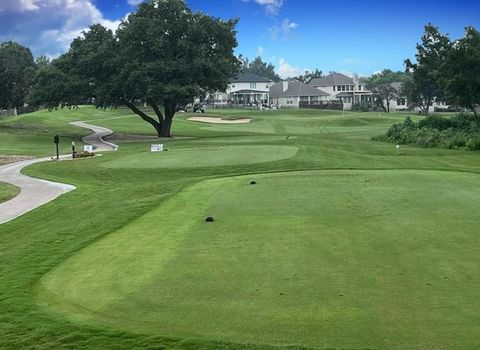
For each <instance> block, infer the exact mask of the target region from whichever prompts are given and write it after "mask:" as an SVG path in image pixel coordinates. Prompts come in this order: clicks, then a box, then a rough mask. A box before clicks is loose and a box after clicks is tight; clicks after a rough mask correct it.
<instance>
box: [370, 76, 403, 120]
mask: <svg viewBox="0 0 480 350" xmlns="http://www.w3.org/2000/svg"><path fill="white" fill-rule="evenodd" d="M405 80H406V74H405V73H403V72H394V71H391V70H390V69H384V70H383V71H382V72H381V73H377V74H374V75H372V76H371V77H369V78H364V79H363V83H364V84H365V86H366V87H367V89H369V90H370V91H371V92H372V93H373V96H374V101H375V103H376V104H377V105H378V106H380V107H382V109H383V110H384V111H385V112H386V113H389V112H390V101H391V100H392V99H393V98H396V97H399V96H400V94H401V87H400V86H398V85H396V84H394V83H403V82H404V81H405Z"/></svg>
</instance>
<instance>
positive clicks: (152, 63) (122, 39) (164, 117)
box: [36, 0, 240, 137]
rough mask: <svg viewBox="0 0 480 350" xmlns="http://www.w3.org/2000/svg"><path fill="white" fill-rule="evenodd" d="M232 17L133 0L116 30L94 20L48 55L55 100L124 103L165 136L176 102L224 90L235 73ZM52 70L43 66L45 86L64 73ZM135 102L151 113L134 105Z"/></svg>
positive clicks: (171, 2) (180, 4)
mask: <svg viewBox="0 0 480 350" xmlns="http://www.w3.org/2000/svg"><path fill="white" fill-rule="evenodd" d="M236 23H237V20H235V19H234V20H227V21H224V20H221V19H218V18H214V17H210V16H207V15H205V14H202V13H199V12H192V11H191V10H190V9H189V8H188V7H187V5H186V3H185V1H183V0H168V1H167V0H150V1H147V2H144V3H141V4H140V5H139V6H138V9H137V11H136V12H133V13H132V14H130V15H129V16H128V18H127V19H126V20H124V21H123V22H122V24H121V25H120V27H119V28H118V30H117V32H116V33H113V32H112V31H110V30H108V29H106V28H104V27H102V26H101V25H94V26H92V27H90V30H88V31H87V32H85V33H84V35H83V37H79V38H77V39H75V40H74V41H73V42H72V44H71V47H70V50H69V51H68V52H67V53H66V54H64V55H62V56H61V57H59V58H58V59H57V60H54V61H53V62H52V64H53V66H54V67H55V69H58V70H59V71H60V72H61V73H63V74H65V75H66V77H67V78H66V81H65V82H64V85H65V87H64V93H63V94H62V96H57V97H56V98H57V99H60V100H59V101H57V102H58V103H67V104H75V103H79V102H82V101H84V102H88V101H89V100H91V101H92V102H94V103H95V104H96V105H97V106H99V107H110V106H119V105H126V106H128V107H129V108H131V109H132V111H133V112H135V113H136V114H137V115H139V116H140V117H141V118H142V119H143V120H144V121H146V122H148V123H149V124H151V125H152V126H153V127H154V128H155V130H156V132H157V134H158V136H162V137H170V136H171V131H170V130H171V125H172V121H173V117H174V114H175V111H176V108H177V106H178V105H180V104H185V103H188V102H191V101H192V100H193V99H194V98H195V97H198V96H201V95H203V94H205V93H206V92H210V91H216V90H222V91H223V90H225V89H226V87H227V85H228V83H229V81H230V79H231V78H232V77H234V76H235V75H236V74H237V72H238V69H239V67H240V61H239V59H238V58H237V57H236V56H235V55H234V53H233V50H234V48H235V47H236V46H237V40H236V30H235V26H236ZM58 73H59V72H57V71H55V70H54V69H52V70H51V71H50V72H49V76H50V79H51V81H52V84H51V85H52V86H55V85H56V84H57V83H60V82H59V81H60V80H62V79H65V76H63V77H62V76H61V74H58ZM42 75H43V76H44V77H45V78H47V72H46V71H41V72H39V73H38V75H37V78H39V79H40V78H41V76H42ZM40 81H41V80H38V82H40ZM55 81H56V83H55ZM36 85H37V87H40V86H39V85H41V84H36ZM52 95H53V94H52ZM143 104H147V105H149V106H150V107H151V108H152V109H153V111H154V113H155V116H150V115H149V114H147V112H145V111H144V110H142V109H141V108H140V107H139V106H140V105H143ZM162 107H163V112H162V110H161V109H162Z"/></svg>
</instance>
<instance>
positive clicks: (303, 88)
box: [270, 80, 330, 98]
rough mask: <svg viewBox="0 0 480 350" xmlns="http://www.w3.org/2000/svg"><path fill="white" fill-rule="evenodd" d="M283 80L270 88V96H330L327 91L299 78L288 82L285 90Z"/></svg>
mask: <svg viewBox="0 0 480 350" xmlns="http://www.w3.org/2000/svg"><path fill="white" fill-rule="evenodd" d="M283 83H284V82H283V81H281V82H279V83H277V84H275V85H273V86H272V87H271V88H270V97H277V98H278V97H300V96H330V94H327V93H326V92H325V91H322V90H319V89H317V88H314V87H313V86H310V85H307V84H305V83H302V82H301V81H298V80H292V81H289V82H288V89H287V90H286V91H283Z"/></svg>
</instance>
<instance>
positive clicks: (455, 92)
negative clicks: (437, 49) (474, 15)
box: [440, 27, 480, 116]
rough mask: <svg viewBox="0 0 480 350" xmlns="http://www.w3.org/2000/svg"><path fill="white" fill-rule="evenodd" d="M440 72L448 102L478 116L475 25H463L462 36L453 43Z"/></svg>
mask: <svg viewBox="0 0 480 350" xmlns="http://www.w3.org/2000/svg"><path fill="white" fill-rule="evenodd" d="M440 71H441V73H442V74H441V77H440V82H441V84H442V85H443V87H444V89H445V99H446V100H447V103H449V104H453V105H458V106H460V107H465V108H469V109H470V110H471V111H472V112H473V113H474V114H475V116H477V108H478V106H479V105H480V33H479V32H478V31H477V30H476V29H475V28H473V27H467V28H465V35H464V37H463V38H462V39H460V40H457V41H456V42H453V43H452V45H451V49H450V50H449V51H448V53H447V55H446V59H445V62H444V63H443V64H442V65H441V67H440Z"/></svg>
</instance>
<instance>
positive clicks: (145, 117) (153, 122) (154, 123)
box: [122, 98, 162, 133]
mask: <svg viewBox="0 0 480 350" xmlns="http://www.w3.org/2000/svg"><path fill="white" fill-rule="evenodd" d="M122 100H123V102H124V103H125V105H126V106H127V107H128V108H130V109H131V110H132V111H133V112H134V113H135V114H137V115H139V116H140V118H142V119H143V120H145V121H146V122H147V123H149V124H151V125H152V126H153V127H154V128H155V130H157V133H160V131H161V129H162V124H161V123H159V122H157V121H156V120H155V119H153V118H152V117H150V116H149V115H148V114H146V113H144V112H142V111H141V110H140V109H139V108H138V107H137V106H135V104H133V103H132V102H130V101H128V100H127V99H124V98H122Z"/></svg>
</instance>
